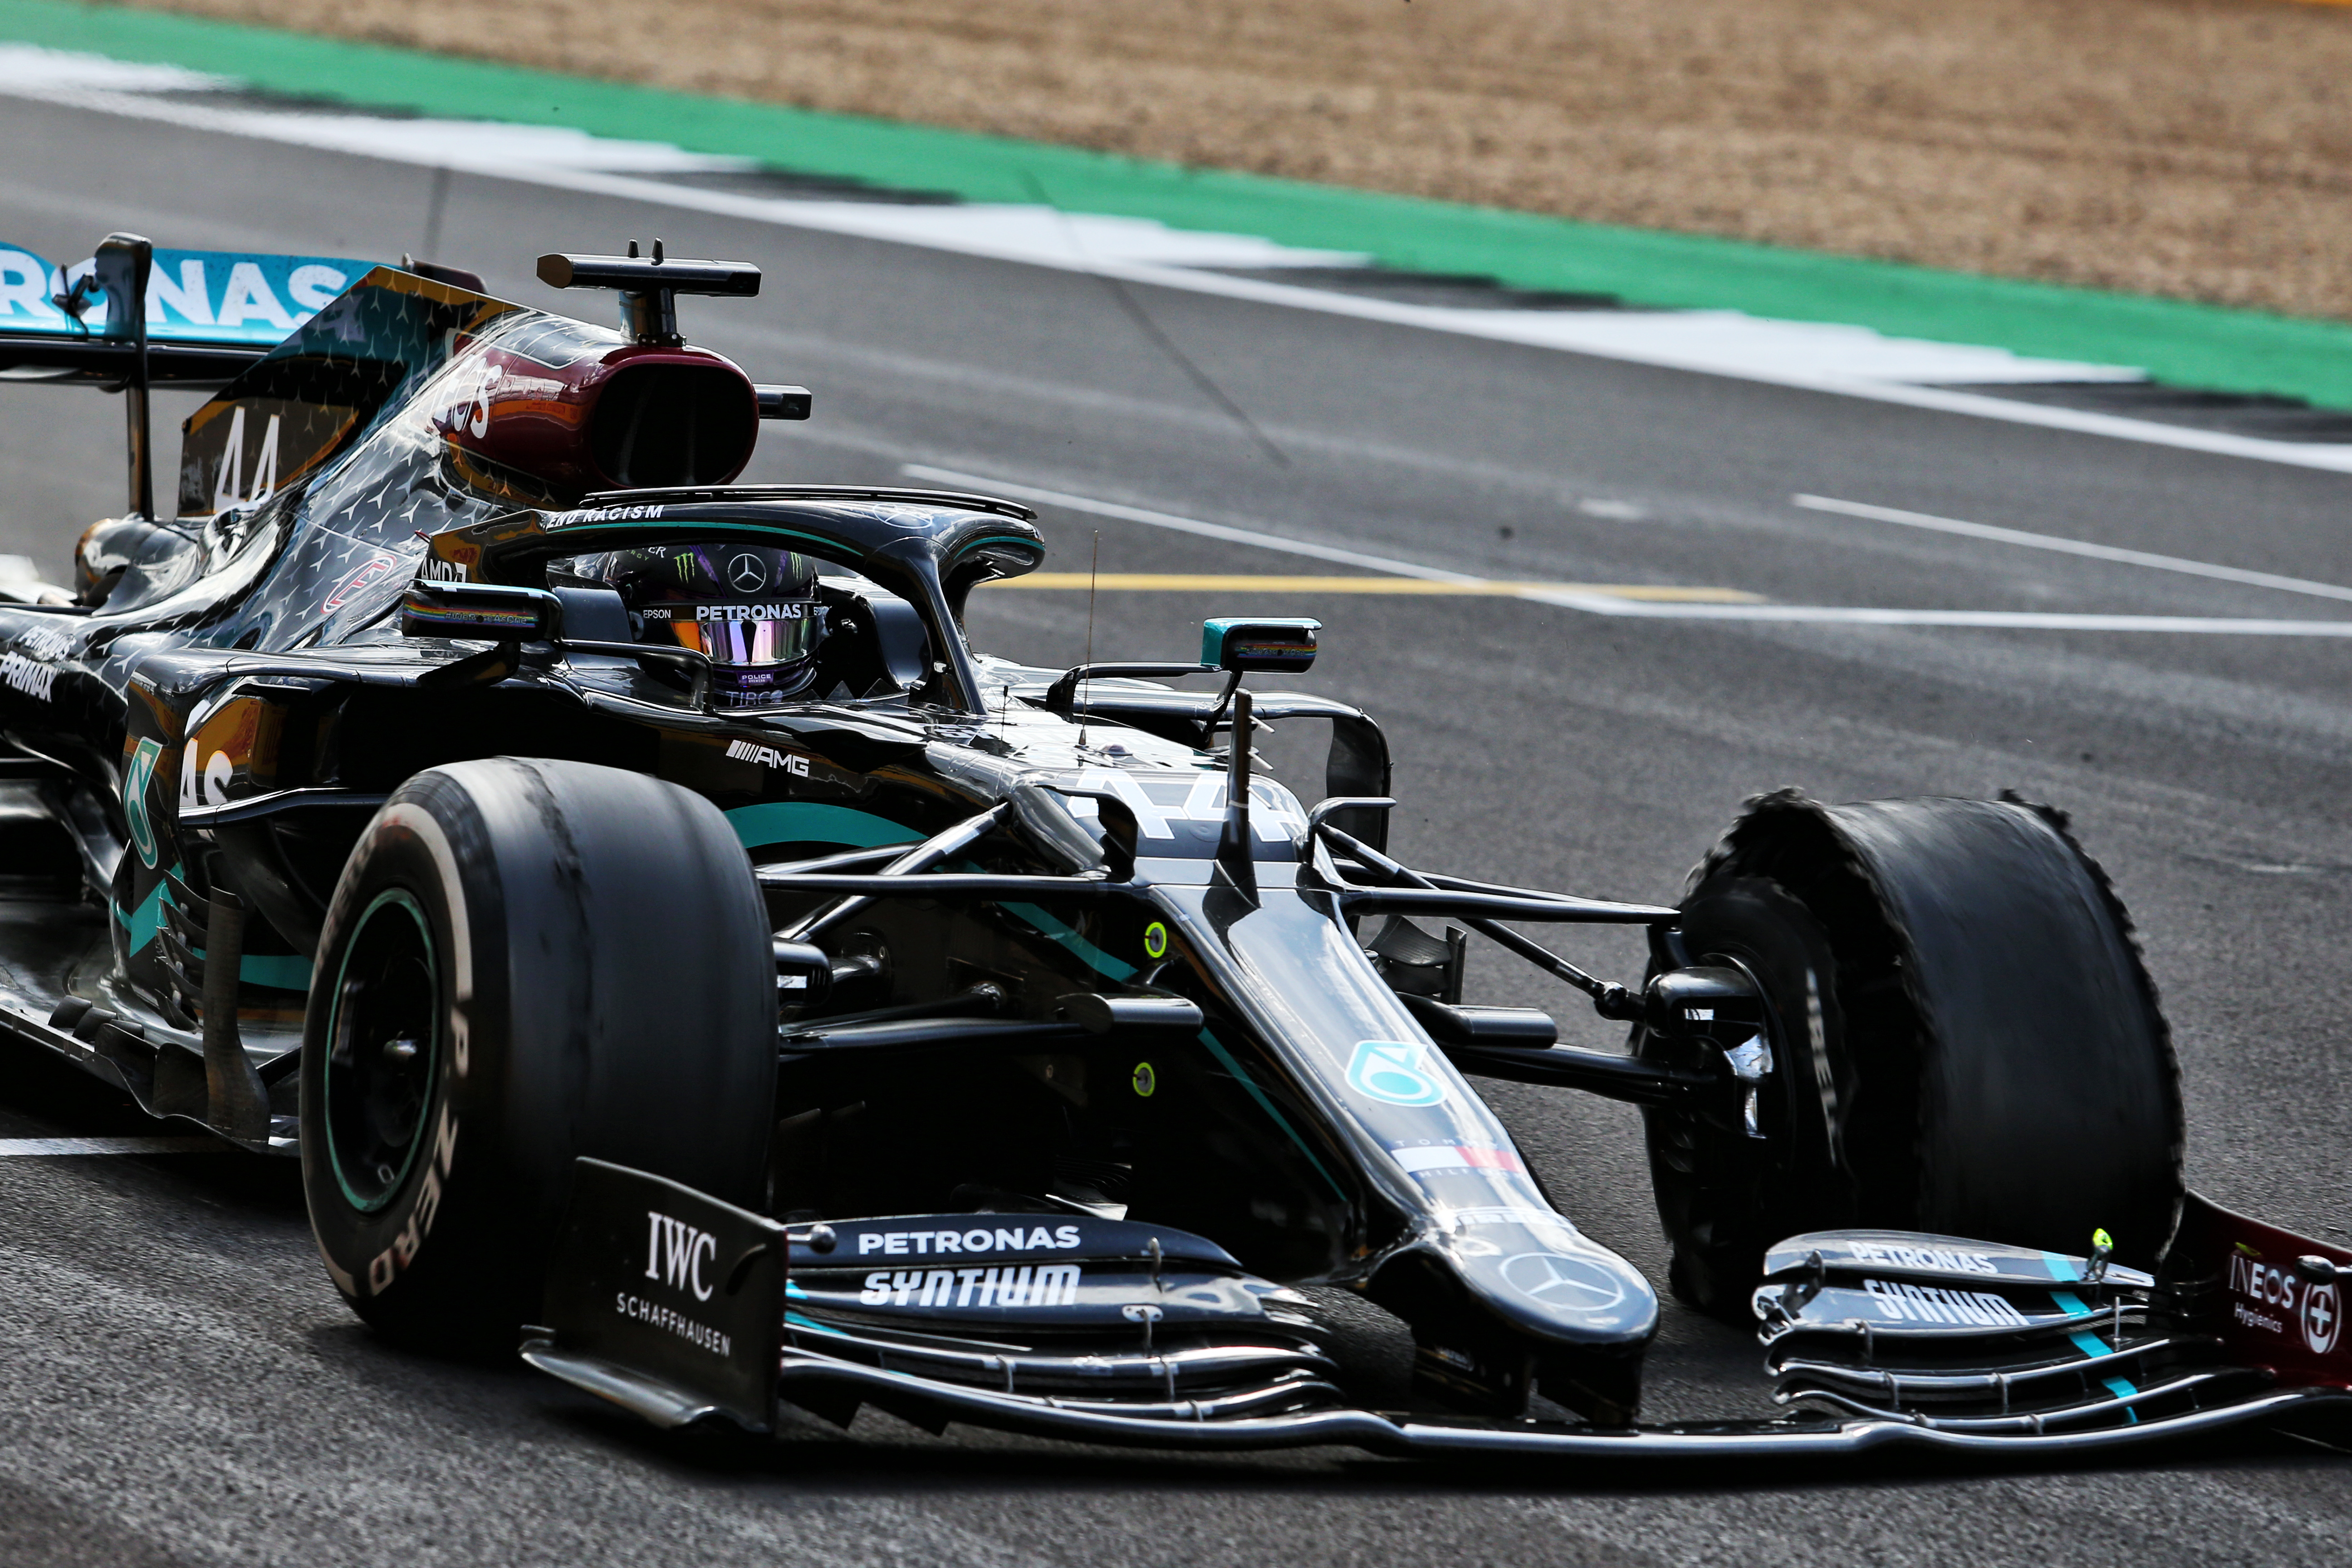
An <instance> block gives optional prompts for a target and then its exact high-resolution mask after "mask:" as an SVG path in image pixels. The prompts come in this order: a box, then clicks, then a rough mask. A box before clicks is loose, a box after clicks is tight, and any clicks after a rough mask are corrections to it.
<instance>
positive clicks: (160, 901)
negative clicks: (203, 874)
mask: <svg viewBox="0 0 2352 1568" xmlns="http://www.w3.org/2000/svg"><path fill="white" fill-rule="evenodd" d="M177 869H179V868H178V867H176V866H174V867H173V870H177ZM171 898H172V885H171V884H170V883H169V882H166V881H163V879H160V878H159V879H157V880H156V883H155V887H154V889H153V890H152V891H151V892H150V893H149V894H148V895H147V896H146V897H145V898H143V899H142V900H139V907H138V908H137V909H135V910H131V914H130V916H129V918H127V919H126V918H125V917H124V915H123V913H122V911H121V910H115V911H114V918H115V919H116V920H117V921H121V923H122V925H123V926H124V927H125V928H126V929H128V930H129V931H130V932H131V952H138V951H140V950H141V949H142V948H143V947H145V946H146V945H147V944H148V943H149V942H153V941H154V940H155V928H156V927H158V926H160V925H162V924H163V906H164V905H165V904H166V903H168V902H170V901H171Z"/></svg>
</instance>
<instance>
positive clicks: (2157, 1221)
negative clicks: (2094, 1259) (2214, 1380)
mask: <svg viewBox="0 0 2352 1568" xmlns="http://www.w3.org/2000/svg"><path fill="white" fill-rule="evenodd" d="M1683 910H1684V917H1685V918H1684V932H1685V944H1686V946H1687V948H1688V950H1689V952H1690V956H1691V957H1692V958H1693V959H1694V960H1695V961H1697V962H1702V963H1704V962H1708V961H1710V960H1722V959H1729V960H1732V961H1735V962H1737V963H1741V964H1743V965H1745V966H1746V967H1748V969H1749V970H1750V972H1751V973H1754V974H1755V975H1756V977H1757V979H1758V980H1759V983H1760V984H1761V985H1762V987H1763V989H1764V992H1765V994H1766V999H1767V1005H1768V1015H1769V1018H1770V1020H1771V1025H1772V1045H1773V1055H1774V1070H1773V1074H1772V1077H1771V1079H1770V1080H1769V1082H1768V1083H1767V1085H1766V1086H1765V1088H1764V1091H1763V1093H1762V1095H1761V1096H1760V1111H1761V1118H1760V1120H1761V1122H1762V1130H1763V1131H1764V1132H1765V1134H1766V1136H1765V1137H1764V1138H1762V1139H1754V1138H1750V1137H1748V1135H1747V1133H1746V1131H1745V1130H1744V1129H1742V1128H1740V1127H1738V1126H1736V1125H1734V1124H1733V1120H1732V1118H1731V1117H1730V1116H1728V1115H1726V1114H1723V1113H1722V1112H1721V1111H1720V1110H1716V1111H1706V1110H1685V1109H1673V1110H1654V1111H1652V1112H1650V1113H1649V1114H1648V1117H1647V1122H1648V1135H1649V1144H1650V1157H1651V1169H1652V1173H1653V1177H1654V1184H1655V1187H1656V1193H1657V1199H1658V1207H1659V1214H1660V1216H1661V1217H1662V1218H1663V1219H1664V1223H1665V1227H1666V1231H1667V1235H1668V1238H1669V1239H1670V1240H1671V1241H1672V1243H1673V1245H1674V1263H1673V1273H1672V1282H1673V1284H1674V1286H1675V1290H1676V1293H1677V1294H1679V1295H1681V1296H1682V1297H1683V1298H1684V1299H1685V1300H1688V1301H1690V1302H1691V1303H1692V1304H1694V1305H1696V1306H1698V1307H1700V1308H1701V1309H1703V1310H1707V1311H1710V1312H1714V1313H1717V1314H1718V1315H1721V1316H1725V1317H1729V1318H1733V1319H1736V1320H1743V1321H1744V1319H1745V1317H1746V1313H1747V1296H1748V1290H1749V1289H1750V1287H1752V1285H1753V1284H1754V1282H1755V1279H1756V1275H1757V1272H1758V1268H1759V1264H1760V1261H1761V1258H1762V1254H1763V1249H1764V1248H1765V1247H1768V1246H1769V1245H1770V1244H1771V1243H1772V1242H1774V1241H1776V1240H1778V1239H1780V1237H1784V1236H1788V1235H1791V1234H1794V1233H1796V1232H1799V1231H1802V1230H1809V1229H1816V1228H1823V1227H1831V1226H1856V1225H1862V1226H1890V1227H1895V1228H1901V1229H1910V1230H1925V1231H1932V1232H1938V1233H1942V1234H1948V1235H1957V1236H1968V1237H1983V1238H1986V1239H1990V1240H1998V1241H2005V1242H2014V1243H2018V1244H2021V1245H2024V1246H2028V1247H2043V1248H2046V1249H2049V1250H2052V1251H2063V1252H2071V1253H2080V1252H2083V1251H2085V1250H2087V1249H2088V1247H2089V1246H2090V1238H2091V1235H2092V1232H2093V1231H2094V1230H2095V1229H2096V1228H2102V1227H2104V1228H2105V1229H2106V1230H2108V1231H2109V1232H2111V1233H2112V1234H2113V1236H2114V1237H2115V1238H2116V1247H2117V1256H2118V1258H2120V1259H2121V1260H2123V1261H2126V1262H2129V1263H2133V1264H2137V1265H2140V1266H2143V1267H2145V1266H2148V1265H2152V1264H2153V1263H2154V1262H2155V1261H2156V1259H2157V1258H2158V1256H2159V1255H2160V1253H2161V1252H2162V1250H2163V1248H2164V1247H2165V1245H2166V1244H2167V1242H2168V1240H2169V1239H2170V1237H2171V1233H2172V1227H2173V1224H2174V1222H2175V1220H2176V1219H2177V1217H2178V1215H2179V1205H2180V1199H2181V1192H2182V1187H2181V1173H2180V1163H2181V1144H2182V1132H2181V1111H2180V1095H2179V1077H2178V1072H2177V1068H2176V1067H2175V1064H2174V1058H2173V1053H2172V1045H2171V1039H2170V1036H2169V1034H2168V1031H2167V1029H2166V1027H2165V1024H2164V1018H2163V1015H2162V1013H2161V1011H2160V1009H2159V1007H2158V1001H2157V995H2156V990H2155V987H2154V985H2153V984H2151V983H2150V982H2149V980H2148V977H2147V970H2146V968H2145V966H2144V965H2143V963H2141V960H2140V955H2139V951H2138V948H2137V944H2136V943H2135V942H2134V941H2133V938H2132V929H2131V922H2130V921H2129V919H2128V917H2126V914H2125V912H2124V910H2123V906H2122V905H2121V903H2120V902H2119V901H2118V900H2116V896H2115V894H2114V891H2113V889H2112V888H2111V887H2110V886H2109V884H2108V882H2107V879H2106V877H2105V874H2104V873H2103V872H2102V871H2101V870H2100V868H2098V866H2097V865H2096V864H2095V862H2094V861H2092V859H2091V858H2089V857H2088V856H2087V855H2085V854H2084V852H2083V850H2082V848H2081V847H2079V846H2078V845H2077V844H2075V842H2074V839H2073V838H2072V837H2070V836H2069V835H2068V833H2067V831H2066V822H2065V818H2064V817H2063V816H2061V815H2060V814H2058V813H2056V812H2054V811H2052V810H2050V809H2049V808H2046V807H2038V806H2034V805H2028V804H2026V803H2025V802H2022V801H2020V800H2017V799H2014V798H2004V799H2002V800H1999V801H1977V800H1952V799H1927V800H1896V801H1869V802H1864V803H1861V804H1858V805H1843V806H1834V807H1832V806H1824V805H1821V804H1819V803H1817V802H1814V801H1811V800H1809V799H1807V798H1805V797H1804V796H1802V795H1798V794H1796V793H1795V792H1783V793H1781V794H1779V795H1768V796H1764V797H1761V798H1759V800H1757V801H1754V802H1752V803H1750V810H1749V812H1748V815H1747V816H1745V817H1743V818H1742V819H1741V820H1740V822H1739V823H1738V825H1737V826H1734V827H1733V829H1732V831H1731V833H1730V834H1729V835H1728V836H1727V837H1726V838H1725V839H1724V841H1723V843H1722V844H1721V845H1719V846H1718V847H1717V848H1716V850H1715V851H1714V853H1712V854H1711V855H1709V856H1708V858H1706V861H1705V862H1703V863H1702V864H1701V865H1700V866H1699V868H1697V869H1696V871H1694V872H1693V873H1692V877H1691V885H1690V888H1689V890H1688V892H1687V894H1686V896H1685V900H1684V903H1683ZM1636 1049H1638V1050H1639V1051H1641V1052H1642V1053H1643V1055H1644V1056H1647V1057H1650V1058H1655V1059H1679V1058H1680V1057H1682V1056H1684V1055H1686V1054H1687V1053H1689V1052H1691V1051H1693V1050H1694V1049H1696V1047H1693V1046H1691V1045H1688V1044H1686V1043H1684V1042H1672V1041H1666V1040H1663V1039H1658V1038H1655V1037H1643V1036H1639V1035H1638V1032H1637V1039H1636Z"/></svg>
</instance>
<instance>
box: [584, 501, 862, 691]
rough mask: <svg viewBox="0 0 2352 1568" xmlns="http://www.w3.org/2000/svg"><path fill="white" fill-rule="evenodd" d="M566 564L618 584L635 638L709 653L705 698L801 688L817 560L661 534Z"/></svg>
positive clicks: (812, 641) (814, 609) (808, 661)
mask: <svg viewBox="0 0 2352 1568" xmlns="http://www.w3.org/2000/svg"><path fill="white" fill-rule="evenodd" d="M570 574H571V575H573V576H576V577H579V578H582V579H584V580H586V581H588V582H592V583H602V584H604V585H605V586H606V587H609V588H613V589H614V590H617V591H618V592H619V594H620V595H621V602H622V603H623V604H625V605H627V606H628V608H629V626H630V628H631V630H632V631H633V632H634V633H635V637H636V640H637V641H639V642H645V643H659V644H664V645H667V646H670V647H690V648H694V649H697V650H698V651H699V652H701V653H704V654H707V655H709V658H710V662H711V664H712V665H713V666H714V667H715V668H713V670H712V672H711V699H712V700H713V701H714V702H715V703H716V704H717V705H718V706H719V707H722V708H761V707H766V706H768V705H770V704H772V703H776V702H782V701H786V700H790V699H791V698H793V697H794V696H796V695H798V694H799V693H800V691H801V689H802V688H803V687H805V686H806V685H808V683H809V681H810V680H811V679H812V678H813V677H814V674H815V665H816V650H817V645H818V644H819V643H820V642H822V641H824V606H823V605H821V604H819V603H818V601H817V598H816V563H815V562H814V561H812V560H811V559H810V558H809V557H807V556H805V555H796V554H794V553H793V552H791V551H789V550H778V549H775V548H773V547H772V546H769V545H764V544H739V543H733V542H704V543H696V544H664V545H656V546H649V547H647V548H645V549H641V550H615V551H612V552H609V553H606V554H603V555H589V556H582V557H579V558H578V559H576V560H574V561H573V562H572V563H571V564H570Z"/></svg>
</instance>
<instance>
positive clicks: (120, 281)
mask: <svg viewBox="0 0 2352 1568" xmlns="http://www.w3.org/2000/svg"><path fill="white" fill-rule="evenodd" d="M372 266H373V263H370V262H365V261H354V260H351V259H348V258H340V257H326V256H267V255H255V254H246V253H242V252H236V251H217V250H157V249H156V248H155V247H153V245H152V244H151V243H150V242H148V241H147V240H145V239H143V238H142V237H139V236H137V235H131V234H113V235H109V236H107V237H106V239H105V241H104V243H102V244H100V246H99V247H98V251H97V254H95V255H94V256H92V257H91V258H89V260H87V261H83V262H79V263H77V264H75V265H74V266H71V267H55V266H52V265H50V264H49V263H48V262H47V261H45V260H43V259H42V258H40V257H38V256H37V255H35V254H34V253H33V252H31V251H29V250H23V249H18V248H15V247H5V246H0V376H5V377H6V378H8V379H10V380H31V381H67V382H89V383H96V384H100V385H102V386H104V387H105V388H107V389H108V390H110V391H121V392H122V393H123V394H124V395H125V397H124V409H123V414H124V418H125V422H126V424H127V426H128V427H129V445H130V459H131V495H130V502H129V504H130V508H131V510H132V511H135V512H136V513H138V514H139V515H140V516H142V517H152V516H153V515H154V512H155V491H154V459H153V456H152V449H151V447H150V445H149V437H148V418H147V389H148V387H149V386H151V385H154V384H169V385H176V386H184V387H187V388H191V389H200V388H216V387H220V386H224V385H226V384H227V383H228V382H229V381H231V380H232V379H234V378H235V377H236V374H238V373H239V372H240V371H243V370H244V369H245V368H246V367H247V366H248V365H250V364H252V363H254V362H255V361H257V360H258V359H260V358H261V357H262V356H263V355H265V354H267V353H268V352H269V351H270V350H271V349H272V348H274V347H276V346H277V345H278V343H280V342H283V341H284V340H285V338H286V336H287V334H288V333H289V332H292V331H295V330H296V329H298V328H299V327H300V326H301V325H302V324H303V323H304V322H306V321H310V319H311V317H313V316H315V315H317V314H318V312H319V311H320V309H321V308H323V307H324V306H326V305H327V304H328V303H329V302H330V301H331V300H333V299H334V298H335V296H337V295H338V294H340V293H341V292H342V291H343V289H345V288H346V287H348V286H349V285H350V284H352V283H353V282H356V281H357V280H358V279H360V278H362V276H364V275H365V274H366V273H367V272H368V270H369V269H370V268H371V267H372Z"/></svg>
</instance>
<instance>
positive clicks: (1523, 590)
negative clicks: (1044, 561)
mask: <svg viewBox="0 0 2352 1568" xmlns="http://www.w3.org/2000/svg"><path fill="white" fill-rule="evenodd" d="M1089 583H1091V584H1094V585H1095V586H1097V587H1098V588H1101V589H1102V590H1103V591H1104V592H1106V593H1138V592H1141V593H1219V594H1478V595H1488V596H1494V597H1502V598H1521V597H1525V596H1526V595H1530V594H1539V593H1541V594H1603V595H1608V596H1609V597H1611V598H1613V599H1640V600H1646V601H1650V602H1653V603H1658V604H1674V605H1753V604H1757V603H1759V595H1755V594H1746V593H1742V592H1740V591H1739V590H1738V589H1737V588H1676V587H1668V586H1662V585H1660V584H1652V583H1500V582H1491V581H1477V582H1469V583H1432V582H1429V581H1427V580H1426V579H1424V578H1420V577H1268V576H1255V577H1237V576H1218V575H1213V574H1198V573H1183V572H1106V573H1104V574H1102V575H1101V576H1099V577H1093V578H1090V577H1088V576H1087V574H1086V573H1084V572H1033V573H1031V574H1029V575H1028V576H1026V577H1013V578H1007V579H1005V580H1004V581H1002V582H996V583H990V584H984V586H987V587H991V588H1058V589H1073V588H1084V587H1086V586H1087V584H1089Z"/></svg>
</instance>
